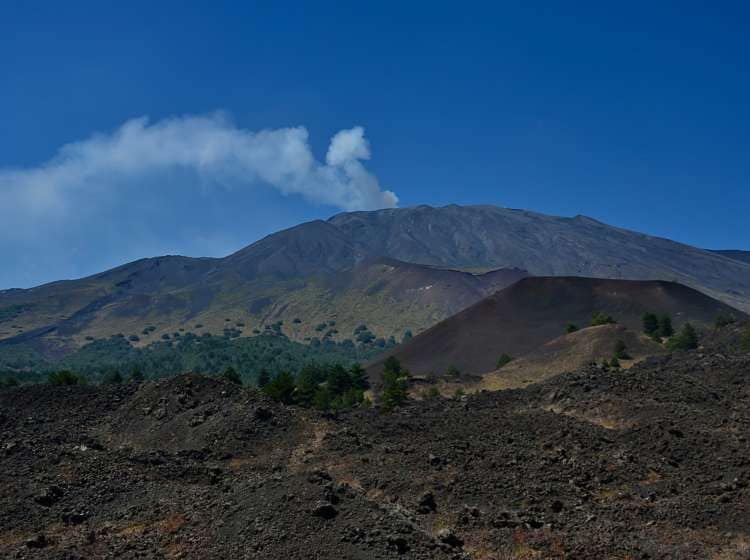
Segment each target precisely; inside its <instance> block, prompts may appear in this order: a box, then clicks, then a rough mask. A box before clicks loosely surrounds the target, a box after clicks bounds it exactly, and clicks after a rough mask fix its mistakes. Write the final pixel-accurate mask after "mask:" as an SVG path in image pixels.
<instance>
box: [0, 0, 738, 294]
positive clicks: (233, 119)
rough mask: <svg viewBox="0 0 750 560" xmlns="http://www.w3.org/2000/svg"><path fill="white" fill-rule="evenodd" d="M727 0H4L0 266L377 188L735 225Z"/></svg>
mask: <svg viewBox="0 0 750 560" xmlns="http://www.w3.org/2000/svg"><path fill="white" fill-rule="evenodd" d="M532 4H534V5H532ZM745 6H746V5H745V4H744V3H740V2H727V3H721V5H720V6H719V5H718V4H713V5H710V4H708V3H691V2H674V3H669V2H660V3H654V2H649V3H645V2H644V3H640V2H628V3H620V4H619V5H617V6H613V5H612V4H611V3H601V2H591V3H588V2H576V3H570V2H539V3H531V2H493V3H478V2H477V3H475V2H464V3H456V2H430V3H426V2H410V3H404V2H398V3H397V2H377V3H374V2H372V3H364V4H363V3H355V2H323V1H320V2H217V1H214V2H167V1H160V2H127V3H126V2H121V3H117V5H116V3H113V2H80V1H71V2H66V3H61V2H49V3H47V2H33V3H32V2H20V1H19V2H14V1H9V2H3V3H1V4H0V131H2V133H1V134H0V255H2V257H3V266H2V267H1V268H0V288H6V287H28V286H32V285H35V284H38V283H41V282H44V281H49V280H53V279H58V278H72V277H77V276H82V275H85V274H90V273H93V272H97V271H99V270H102V269H104V268H107V267H110V266H114V265H117V264H119V263H121V262H124V261H127V260H132V259H135V258H138V257H142V256H152V255H158V254H164V253H181V254H189V255H222V254H226V253H228V252H230V251H232V250H235V249H238V248H240V247H242V246H244V245H246V244H248V243H250V242H252V241H254V240H256V239H258V238H259V237H261V236H263V235H265V234H268V233H270V232H272V231H275V230H277V229H279V228H282V227H287V226H291V225H293V224H295V223H298V222H300V221H304V220H308V219H314V218H319V217H322V218H325V217H328V216H329V215H331V214H334V213H336V212H338V211H341V210H342V209H346V208H354V207H358V205H359V206H361V207H374V206H379V205H388V204H389V201H390V200H391V199H390V198H389V196H390V195H388V194H387V191H393V192H394V193H395V196H397V197H398V200H399V202H398V204H399V205H401V206H410V205H416V204H423V203H424V204H432V205H444V204H450V203H458V204H475V203H483V204H484V203H487V204H499V205H503V206H509V207H519V208H527V209H531V210H536V211H540V212H545V213H550V214H559V215H575V214H586V215H589V216H592V217H595V218H597V219H600V220H602V221H605V222H608V223H611V224H614V225H618V226H623V227H628V228H631V229H635V230H640V231H644V232H647V233H652V234H656V235H662V236H665V237H670V238H673V239H676V240H678V241H683V242H686V243H690V244H694V245H698V246H702V247H710V248H744V249H750V228H748V227H747V224H748V217H747V215H748V209H750V157H748V156H749V155H750V154H749V153H748V152H749V148H750V141H749V140H748V123H750V104H749V103H748V100H749V99H750V62H748V60H750V56H748V55H750V34H748V33H747V28H748V23H750V21H749V19H750V18H749V16H750V8H747V7H745ZM144 116H145V117H148V118H149V121H143V120H140V121H139V120H136V121H134V120H133V119H138V118H140V117H144ZM165 119H167V120H165ZM168 119H171V120H168ZM125 123H130V124H129V125H126V124H125ZM123 126H125V127H126V128H123ZM355 127H362V129H358V128H355ZM303 129H304V130H303ZM262 130H268V131H271V132H272V133H271V134H270V136H269V135H263V134H261V135H259V134H257V133H258V132H259V131H262ZM305 131H306V132H307V136H305ZM341 131H343V133H342V135H340V136H338V137H337V138H338V139H337V140H336V141H335V142H334V143H333V144H332V143H331V140H332V138H334V136H335V135H337V133H339V132H341ZM94 135H97V136H94ZM143 145H147V146H149V148H144V149H143V153H141V151H139V150H140V148H139V146H143ZM65 146H67V147H65ZM150 146H153V147H150ZM162 146H164V147H163V148H162ZM191 146H194V147H195V149H194V152H191V153H188V154H187V155H186V152H190V150H191ZM217 146H218V148H217ZM64 147H65V148H64ZM61 150H62V151H61ZM207 151H208V152H210V154H211V157H210V158H209V159H210V161H209V162H208V163H206V159H205V158H206V153H207ZM332 152H335V154H339V156H337V155H335V154H333V155H332ZM269 154H270V155H269ZM341 154H343V155H341ZM285 158H286V159H285ZM279 159H281V160H283V161H282V162H281V163H279ZM144 161H147V162H148V163H147V164H146V163H144Z"/></svg>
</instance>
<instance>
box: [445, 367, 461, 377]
mask: <svg viewBox="0 0 750 560" xmlns="http://www.w3.org/2000/svg"><path fill="white" fill-rule="evenodd" d="M445 375H446V376H447V377H450V378H451V379H458V378H459V377H461V371H460V370H459V369H458V368H457V367H456V366H455V365H453V364H451V365H450V366H448V371H446V372H445Z"/></svg>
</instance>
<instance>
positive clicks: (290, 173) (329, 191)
mask: <svg viewBox="0 0 750 560" xmlns="http://www.w3.org/2000/svg"><path fill="white" fill-rule="evenodd" d="M369 157H370V149H369V143H368V142H367V140H366V139H365V137H364V130H363V129H362V128H361V127H355V128H353V129H351V130H342V131H340V132H339V133H337V134H336V135H335V136H334V137H333V139H332V140H331V144H330V147H329V149H328V153H327V156H326V163H321V162H319V161H317V160H316V159H315V157H314V156H313V154H312V150H311V148H310V145H309V143H308V133H307V130H306V129H305V128H303V127H296V128H281V129H277V130H263V131H259V132H253V131H250V130H246V129H242V128H238V127H236V126H235V125H233V124H232V122H231V121H230V120H229V119H228V118H226V117H225V116H224V115H221V114H212V115H204V116H186V117H180V118H171V119H165V120H162V121H158V122H154V123H150V122H149V120H148V119H147V118H145V117H143V118H137V119H132V120H129V121H127V122H126V123H124V124H123V125H122V126H121V127H120V128H119V129H117V130H116V131H115V132H113V133H111V134H95V135H93V136H92V137H90V138H89V139H87V140H83V141H80V142H74V143H71V144H67V145H65V146H63V147H62V148H60V150H59V152H58V154H57V155H56V156H55V157H54V158H53V159H51V160H50V161H48V162H46V163H45V164H43V165H40V166H39V167H36V168H30V169H5V170H0V197H1V198H2V204H0V234H6V235H10V234H11V232H12V231H15V232H16V233H18V231H19V229H21V230H23V229H28V227H29V226H30V224H33V225H34V227H37V226H39V225H40V224H46V223H49V222H50V221H56V220H60V221H62V220H64V219H70V217H71V216H72V215H75V212H76V211H77V209H78V208H80V207H81V205H82V203H85V205H86V206H87V207H89V208H95V207H96V204H97V201H105V200H112V199H113V198H114V196H113V194H112V193H113V192H116V193H117V196H119V197H122V196H127V193H128V190H133V191H136V190H137V188H138V187H139V185H143V184H145V183H149V184H152V183H155V181H154V180H153V179H154V177H159V176H163V175H164V174H180V176H181V177H182V176H186V177H189V178H194V179H195V180H197V181H199V182H200V184H201V185H203V187H204V188H209V187H211V186H213V185H221V186H223V187H225V188H229V189H238V188H252V187H254V186H256V185H258V184H267V185H270V186H272V187H274V188H276V189H278V190H279V191H280V192H282V193H284V194H286V195H300V196H302V197H304V198H306V199H307V200H309V201H311V202H315V203H323V204H327V205H331V206H335V207H337V208H340V209H342V210H370V209H377V208H385V207H394V206H396V204H397V202H398V198H397V197H396V195H395V194H394V193H392V192H391V191H387V190H383V189H382V188H381V186H380V184H379V182H378V179H377V178H376V177H375V176H374V175H373V174H371V173H370V172H369V171H368V170H367V169H366V168H365V167H364V166H363V165H362V160H366V159H369ZM157 188H158V187H157Z"/></svg>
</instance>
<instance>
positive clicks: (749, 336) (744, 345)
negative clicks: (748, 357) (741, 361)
mask: <svg viewBox="0 0 750 560" xmlns="http://www.w3.org/2000/svg"><path fill="white" fill-rule="evenodd" d="M740 348H741V349H742V351H743V352H750V323H748V324H747V325H746V326H745V330H744V332H743V333H742V335H741V336H740Z"/></svg>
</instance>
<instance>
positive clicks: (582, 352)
mask: <svg viewBox="0 0 750 560" xmlns="http://www.w3.org/2000/svg"><path fill="white" fill-rule="evenodd" d="M617 341H622V342H623V343H624V344H625V346H626V352H627V355H628V356H629V357H630V358H629V359H628V360H621V363H622V365H623V366H630V365H631V364H632V363H633V361H635V362H637V361H640V360H642V359H644V358H646V357H649V356H657V355H659V354H663V353H664V352H665V349H664V347H663V346H662V345H661V344H658V343H657V342H654V341H653V340H651V339H650V338H649V337H647V336H646V335H644V334H641V333H638V332H636V331H634V330H631V329H628V328H626V327H624V326H622V325H600V326H596V327H588V328H585V329H581V330H579V331H576V332H573V333H568V334H564V335H562V336H559V337H557V338H555V339H553V340H550V341H549V342H547V343H545V344H543V345H542V346H540V347H539V348H536V349H534V350H532V351H531V352H528V353H527V354H524V355H523V356H521V357H519V358H517V359H515V360H513V361H512V362H510V363H508V364H506V365H504V366H503V367H502V368H500V369H498V370H495V371H492V372H490V373H487V374H485V375H484V376H482V381H481V382H480V383H479V384H478V385H477V387H476V389H479V390H481V389H486V390H488V391H496V390H499V389H510V388H517V387H525V386H526V385H529V384H531V383H539V382H540V381H543V380H545V379H549V378H550V377H554V376H555V375H559V374H561V373H566V372H570V371H576V370H579V369H581V368H584V367H585V366H587V365H589V364H591V363H601V362H603V361H605V360H607V361H609V360H611V359H612V356H613V355H614V346H615V344H616V342H617Z"/></svg>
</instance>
